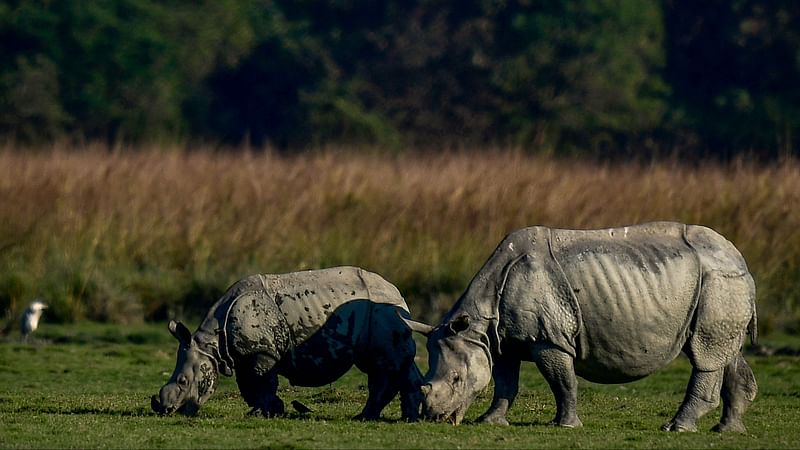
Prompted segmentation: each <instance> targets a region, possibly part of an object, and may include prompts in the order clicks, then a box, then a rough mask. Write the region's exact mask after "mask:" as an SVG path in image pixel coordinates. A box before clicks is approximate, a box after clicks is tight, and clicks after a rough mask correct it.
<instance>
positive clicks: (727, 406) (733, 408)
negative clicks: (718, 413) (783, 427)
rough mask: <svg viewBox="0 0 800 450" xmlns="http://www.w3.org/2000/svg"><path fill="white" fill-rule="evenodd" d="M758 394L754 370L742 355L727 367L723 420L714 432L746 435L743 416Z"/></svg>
mask: <svg viewBox="0 0 800 450" xmlns="http://www.w3.org/2000/svg"><path fill="white" fill-rule="evenodd" d="M757 392H758V385H757V384H756V378H755V376H754V375H753V370H752V369H750V366H749V365H748V364H747V361H745V359H744V358H743V357H742V355H741V353H740V354H739V355H738V356H737V357H736V358H734V360H733V361H732V362H731V363H730V364H728V365H727V366H726V367H725V375H724V376H723V378H722V405H723V406H722V419H721V420H720V422H719V424H717V425H716V426H715V427H714V428H713V431H719V432H726V431H733V432H737V433H746V432H747V428H745V426H744V422H742V416H744V412H745V411H746V410H747V407H748V406H750V403H751V402H752V401H753V400H755V398H756V393H757Z"/></svg>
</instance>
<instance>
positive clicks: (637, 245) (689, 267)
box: [406, 222, 757, 432]
mask: <svg viewBox="0 0 800 450" xmlns="http://www.w3.org/2000/svg"><path fill="white" fill-rule="evenodd" d="M406 322H407V323H408V324H409V326H410V327H411V328H412V329H414V330H415V331H419V332H422V333H423V334H426V335H427V336H428V344H427V345H428V352H429V363H430V371H429V372H428V374H427V375H426V377H425V379H424V380H423V383H424V384H423V386H422V391H423V393H424V395H425V398H424V399H423V413H424V414H425V416H426V417H427V418H429V419H433V420H450V421H451V422H453V423H455V424H458V423H459V422H460V421H461V420H462V419H463V417H464V413H465V411H466V409H467V408H468V407H469V405H470V404H471V403H472V402H473V401H474V399H475V398H476V396H477V395H478V393H479V392H480V391H481V390H482V389H484V388H485V387H486V386H487V385H488V383H489V379H490V377H493V378H494V382H495V388H494V398H493V400H492V404H491V406H490V407H489V409H488V411H486V413H485V414H483V415H482V416H481V417H480V418H479V419H478V420H479V421H482V422H489V423H499V424H508V421H507V419H506V412H507V410H508V409H509V408H510V407H511V404H512V403H513V402H514V398H515V397H516V395H517V390H518V384H519V368H520V361H522V360H525V361H533V362H535V363H536V365H537V366H538V368H539V370H540V371H541V373H542V375H543V376H544V378H545V379H546V380H547V382H548V383H549V385H550V388H551V389H552V391H553V394H554V396H555V400H556V407H557V413H556V416H555V419H554V420H553V421H552V422H551V423H552V424H554V425H561V426H564V427H578V426H581V421H580V420H579V419H578V415H577V412H576V406H577V385H578V383H577V379H576V375H578V376H580V377H582V378H585V379H587V380H589V381H593V382H596V383H624V382H628V381H633V380H637V379H640V378H643V377H645V376H647V375H648V374H650V373H652V372H654V371H655V370H657V369H658V368H660V367H663V366H664V365H666V364H667V363H669V362H670V361H672V360H673V359H674V358H675V357H676V356H678V354H679V353H680V352H681V351H683V352H684V353H685V354H686V355H687V356H688V358H689V361H690V362H691V364H692V366H693V370H692V375H691V378H690V380H689V386H688V388H687V391H686V396H685V398H684V400H683V403H682V404H681V406H680V408H679V409H678V412H677V414H675V417H674V418H673V419H672V420H670V421H669V422H668V423H666V424H665V425H664V426H663V427H662V429H664V430H670V431H695V430H696V425H695V424H696V421H697V420H698V419H699V418H700V417H701V416H703V415H704V414H705V413H707V412H708V411H710V410H712V409H714V408H715V407H716V406H717V405H718V404H719V399H720V391H721V393H722V401H723V404H724V407H723V411H722V419H721V421H720V423H719V424H718V425H717V426H715V428H714V429H715V430H717V431H739V432H744V431H745V427H744V424H743V423H742V415H743V414H744V412H745V410H746V409H747V407H748V405H749V404H750V402H752V401H753V399H754V398H755V395H756V391H757V387H756V381H755V377H754V376H753V372H752V370H751V369H750V367H749V366H748V365H747V362H745V360H744V358H742V354H741V347H742V344H743V341H744V337H745V333H746V332H749V334H750V338H751V339H752V340H755V338H756V336H755V335H756V308H755V285H754V283H753V278H752V277H751V276H750V274H749V273H748V270H747V266H746V264H745V261H744V259H743V258H742V255H741V254H740V253H739V252H738V251H737V250H736V248H735V247H734V246H733V244H731V243H730V242H728V241H727V240H726V239H725V238H724V237H722V236H720V235H719V234H717V233H716V232H714V231H712V230H711V229H709V228H705V227H702V226H695V225H683V224H678V223H669V222H659V223H649V224H643V225H637V226H630V227H624V228H612V229H605V230H558V229H549V228H545V227H531V228H525V229H522V230H519V231H516V232H513V233H511V234H509V235H508V236H507V237H506V238H505V239H504V240H503V241H502V242H501V243H500V245H499V246H498V247H497V249H496V250H495V251H494V254H492V256H491V257H490V258H489V260H488V261H487V262H486V263H485V265H484V266H483V268H482V269H481V270H480V272H478V274H477V275H476V276H475V277H474V278H473V280H472V282H471V283H470V285H469V287H468V288H467V290H466V291H465V292H464V294H463V295H462V296H461V298H460V299H459V300H458V301H457V302H456V304H455V305H454V306H453V308H452V309H451V310H450V311H449V312H448V313H447V314H446V315H445V316H444V318H443V320H442V322H441V324H440V325H438V326H436V327H435V328H434V327H431V326H428V325H425V324H422V323H419V322H413V321H406Z"/></svg>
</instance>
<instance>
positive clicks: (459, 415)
mask: <svg viewBox="0 0 800 450" xmlns="http://www.w3.org/2000/svg"><path fill="white" fill-rule="evenodd" d="M428 418H429V419H430V420H433V421H434V422H447V423H449V424H450V425H453V426H456V425H458V424H460V423H461V421H462V420H463V419H464V413H463V408H456V409H455V410H454V411H453V412H451V413H450V414H447V413H441V414H428Z"/></svg>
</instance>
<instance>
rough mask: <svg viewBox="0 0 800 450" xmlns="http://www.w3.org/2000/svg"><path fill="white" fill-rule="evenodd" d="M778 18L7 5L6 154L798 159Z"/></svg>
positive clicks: (475, 8) (378, 6)
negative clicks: (100, 151)
mask: <svg viewBox="0 0 800 450" xmlns="http://www.w3.org/2000/svg"><path fill="white" fill-rule="evenodd" d="M798 5H800V4H798V3H797V2H794V1H792V0H772V1H767V0H735V1H721V0H713V1H705V2H696V1H691V0H589V1H577V0H575V1H565V2H534V1H530V0H508V1H503V2H490V1H483V0H461V1H454V0H444V1H436V2H434V1H430V0H427V1H426V0H415V1H402V2H400V1H386V2H372V1H352V0H349V1H344V0H333V1H319V0H303V1H287V0H223V1H216V0H213V1H212V0H206V1H200V2H194V1H193V2H189V1H185V0H171V1H166V2H164V1H157V0H116V1H111V0H99V1H92V2H84V1H77V0H64V1H57V2H53V1H46V0H4V1H2V2H0V61H2V64H1V65H0V93H2V95H0V136H2V137H4V138H5V139H7V140H14V141H17V142H23V143H41V142H48V141H51V140H54V139H64V138H73V139H75V138H77V139H89V140H95V139H100V140H106V141H109V142H120V141H122V142H142V141H159V140H165V139H166V140H176V139H177V140H194V139H202V140H204V141H210V142H220V143H225V144H231V145H240V144H242V143H251V144H254V145H256V146H261V145H272V146H276V147H278V148H286V149H300V148H303V147H307V146H313V145H320V144H323V143H339V144H351V143H357V144H372V145H378V146H381V147H386V148H389V149H399V148H401V147H402V146H405V145H413V146H417V147H423V148H425V147H427V148H441V147H443V146H449V145H483V144H507V145H519V146H523V147H525V148H530V149H533V150H535V151H540V152H552V153H558V154H564V153H573V154H583V155H592V156H595V157H600V158H603V157H609V156H612V157H613V156H633V155H638V156H644V157H648V156H653V155H659V154H664V153H668V154H673V153H674V152H679V153H680V154H682V155H692V154H696V155H702V156H718V157H723V158H728V157H731V156H733V155H735V154H739V153H742V152H747V153H750V154H756V155H759V156H763V157H768V158H775V157H780V156H786V155H789V154H793V153H796V152H797V147H798V142H799V141H800V137H798V131H800V88H798V87H797V86H798V85H797V83H796V82H794V81H795V80H797V79H798V75H800V73H798V72H799V71H800V31H799V30H800V6H798Z"/></svg>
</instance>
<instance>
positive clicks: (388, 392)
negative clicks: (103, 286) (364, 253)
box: [151, 267, 422, 421]
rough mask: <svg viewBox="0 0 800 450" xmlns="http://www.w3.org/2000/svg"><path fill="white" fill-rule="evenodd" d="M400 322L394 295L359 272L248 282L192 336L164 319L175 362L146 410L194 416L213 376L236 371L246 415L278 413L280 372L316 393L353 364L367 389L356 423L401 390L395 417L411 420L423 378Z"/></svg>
mask: <svg viewBox="0 0 800 450" xmlns="http://www.w3.org/2000/svg"><path fill="white" fill-rule="evenodd" d="M404 318H405V319H408V318H410V314H409V310H408V306H407V305H406V303H405V301H404V300H403V297H402V296H401V295H400V292H399V291H398V290H397V288H396V287H395V286H394V285H392V284H391V283H389V282H388V281H386V280H384V279H383V278H381V277H380V276H379V275H377V274H374V273H372V272H368V271H366V270H363V269H360V268H358V267H335V268H330V269H322V270H309V271H303V272H294V273H287V274H279V275H253V276H249V277H246V278H244V279H242V280H240V281H238V282H237V283H235V284H234V285H233V286H231V287H230V288H229V289H228V291H227V292H226V293H225V294H224V295H223V296H222V298H220V300H219V301H217V302H216V303H215V304H214V306H212V308H211V310H210V311H209V313H208V315H207V316H206V318H205V320H203V322H202V323H201V324H200V326H199V327H198V329H197V331H196V332H195V333H194V334H191V333H190V332H189V330H188V329H187V328H186V326H184V325H183V324H182V323H180V322H174V321H173V322H170V324H169V331H170V332H171V333H172V335H173V336H175V338H176V339H177V340H178V342H179V347H178V354H177V363H176V366H175V371H174V373H173V374H172V377H170V379H169V381H168V382H167V384H165V385H164V386H163V387H162V388H161V391H160V392H159V395H158V396H155V395H154V396H153V397H152V398H151V407H152V409H153V410H154V411H155V412H157V413H159V414H171V413H173V412H175V411H178V412H180V413H182V414H185V415H193V414H195V413H196V412H197V411H198V410H199V408H200V406H201V405H202V404H203V403H205V402H206V401H207V400H208V398H209V397H211V395H212V394H213V393H214V390H215V389H216V386H217V381H218V373H222V374H224V375H226V376H231V375H233V374H234V372H235V373H236V382H237V384H238V386H239V390H240V391H241V394H242V397H243V398H244V400H245V402H247V404H248V405H249V406H250V407H251V408H252V409H251V410H250V414H259V413H260V414H262V415H263V416H264V417H271V416H276V415H281V414H283V413H284V404H283V401H282V400H281V399H280V398H279V397H278V396H277V390H278V375H282V376H284V377H286V378H287V379H288V380H289V382H290V383H291V384H292V385H296V386H323V385H326V384H330V383H332V382H334V381H336V380H337V379H339V378H340V377H341V376H342V375H344V374H345V373H346V372H347V371H348V370H350V368H351V367H352V366H353V365H355V366H356V367H358V368H359V369H360V370H361V371H362V372H365V373H366V374H367V376H368V389H369V396H368V398H367V403H366V405H365V406H364V409H363V410H362V411H361V413H360V414H358V415H357V416H356V417H355V418H356V419H360V420H375V419H378V418H379V417H380V414H381V412H382V411H383V409H384V408H385V407H386V405H387V404H389V402H390V401H391V400H392V399H393V398H394V397H395V396H396V395H397V394H398V392H399V393H400V403H401V414H402V418H403V419H405V420H409V421H413V420H417V418H418V416H419V406H420V402H421V400H422V394H421V392H420V384H421V380H422V375H421V373H420V371H419V369H417V366H416V364H415V363H414V356H415V353H416V345H415V343H414V340H413V339H412V337H411V332H410V330H409V329H408V328H407V327H406V325H405V323H404V322H403V319H404Z"/></svg>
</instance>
